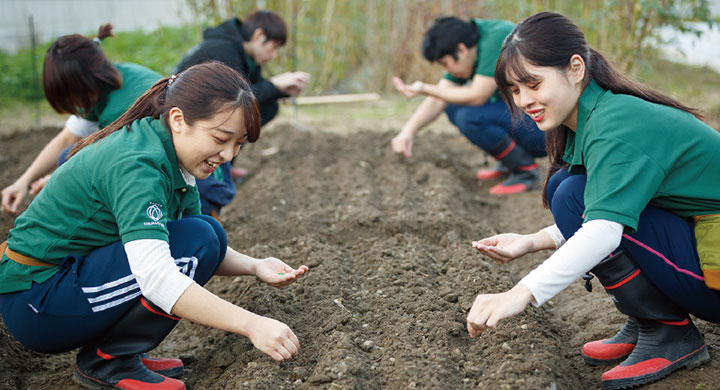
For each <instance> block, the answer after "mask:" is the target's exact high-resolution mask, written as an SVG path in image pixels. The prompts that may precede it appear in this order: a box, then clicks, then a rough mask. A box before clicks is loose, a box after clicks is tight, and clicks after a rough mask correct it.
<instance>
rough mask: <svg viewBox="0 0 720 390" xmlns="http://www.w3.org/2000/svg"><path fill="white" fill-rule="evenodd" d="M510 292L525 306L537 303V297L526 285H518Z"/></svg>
mask: <svg viewBox="0 0 720 390" xmlns="http://www.w3.org/2000/svg"><path fill="white" fill-rule="evenodd" d="M510 291H511V292H513V294H515V295H516V296H517V297H518V298H520V299H521V302H523V303H524V304H525V306H527V305H529V304H530V303H531V302H533V301H535V296H533V293H532V291H530V289H529V288H528V287H527V286H526V285H524V284H521V283H518V284H516V285H515V287H513V288H512V289H511V290H510Z"/></svg>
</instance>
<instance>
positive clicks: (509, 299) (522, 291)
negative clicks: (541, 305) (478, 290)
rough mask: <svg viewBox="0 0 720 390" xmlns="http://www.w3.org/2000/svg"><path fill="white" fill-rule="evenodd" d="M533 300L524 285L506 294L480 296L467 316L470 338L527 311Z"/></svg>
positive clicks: (516, 286)
mask: <svg viewBox="0 0 720 390" xmlns="http://www.w3.org/2000/svg"><path fill="white" fill-rule="evenodd" d="M532 300H533V296H532V292H530V289H528V288H527V287H525V286H523V285H522V284H517V285H515V287H513V288H512V289H510V290H508V291H505V292H504V293H500V294H480V295H478V296H477V297H476V298H475V303H473V305H472V308H471V309H470V313H468V316H467V329H468V333H470V337H472V338H475V336H477V335H479V334H480V333H482V332H483V331H485V330H486V329H488V328H490V329H495V327H496V326H497V324H498V322H500V320H502V319H505V318H509V317H512V316H514V315H516V314H518V313H520V312H521V311H523V310H525V308H526V307H527V305H528V304H529V303H530V302H531V301H532Z"/></svg>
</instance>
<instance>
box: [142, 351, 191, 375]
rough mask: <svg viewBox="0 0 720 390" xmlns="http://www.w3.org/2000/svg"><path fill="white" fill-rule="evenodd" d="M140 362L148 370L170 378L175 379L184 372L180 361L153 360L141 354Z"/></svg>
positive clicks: (168, 359)
mask: <svg viewBox="0 0 720 390" xmlns="http://www.w3.org/2000/svg"><path fill="white" fill-rule="evenodd" d="M140 361H141V362H142V364H143V365H144V366H145V367H147V369H148V370H150V371H155V372H157V373H158V374H160V375H164V376H169V377H171V378H177V377H179V376H180V375H182V373H183V371H185V366H184V365H183V362H182V360H180V359H174V358H153V357H150V356H148V354H146V353H143V354H141V355H140Z"/></svg>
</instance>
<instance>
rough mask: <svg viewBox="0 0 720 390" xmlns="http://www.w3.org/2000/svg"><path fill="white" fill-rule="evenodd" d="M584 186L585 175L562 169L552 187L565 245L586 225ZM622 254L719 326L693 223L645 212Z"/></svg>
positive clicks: (719, 306)
mask: <svg viewBox="0 0 720 390" xmlns="http://www.w3.org/2000/svg"><path fill="white" fill-rule="evenodd" d="M586 181H587V176H586V175H570V174H568V173H567V170H565V169H562V170H560V171H558V172H557V173H556V174H555V175H553V177H551V179H550V182H549V183H548V200H549V201H550V210H551V211H552V214H553V217H554V218H555V223H556V224H557V227H558V228H559V229H560V231H561V232H562V234H563V236H564V237H565V238H566V239H569V238H570V237H572V235H573V234H575V232H576V231H578V229H580V226H581V225H582V222H583V215H584V212H585V200H584V194H585V183H586ZM620 248H621V249H622V250H624V251H625V253H627V254H628V255H630V257H631V258H632V259H633V260H634V261H635V263H636V264H637V266H638V267H639V268H640V269H641V270H642V271H643V272H645V274H646V275H647V276H648V277H649V278H650V280H651V281H652V283H653V284H655V286H657V287H658V288H659V289H660V290H661V291H663V293H665V295H666V296H667V297H668V298H670V299H671V300H672V301H674V302H675V303H677V304H678V305H680V306H681V307H682V308H684V309H685V310H687V311H688V312H689V313H691V314H693V315H695V316H697V317H699V318H702V319H704V320H707V321H711V322H715V323H720V291H717V290H713V289H710V288H708V287H707V286H706V285H705V281H704V280H705V279H704V278H703V274H702V271H701V270H700V262H699V261H700V260H699V258H698V254H697V248H696V242H695V231H694V228H693V225H692V223H691V222H690V221H688V220H686V219H685V218H682V217H679V216H677V215H675V214H673V213H671V212H669V211H667V210H664V209H660V208H657V207H653V206H647V207H646V208H645V210H643V212H642V213H641V214H640V220H639V222H638V228H637V231H636V232H635V233H632V234H627V233H623V235H622V240H621V242H620Z"/></svg>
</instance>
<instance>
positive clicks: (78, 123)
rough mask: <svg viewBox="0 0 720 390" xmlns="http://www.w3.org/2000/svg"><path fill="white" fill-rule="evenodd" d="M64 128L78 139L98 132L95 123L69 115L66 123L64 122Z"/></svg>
mask: <svg viewBox="0 0 720 390" xmlns="http://www.w3.org/2000/svg"><path fill="white" fill-rule="evenodd" d="M65 127H67V129H68V130H70V132H71V133H73V134H75V135H77V136H78V137H80V138H85V137H87V136H89V135H91V134H93V133H95V132H96V131H98V130H100V128H99V126H98V123H97V122H93V121H89V120H87V119H85V118H80V117H79V116H77V115H70V117H69V118H68V119H67V121H65Z"/></svg>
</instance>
